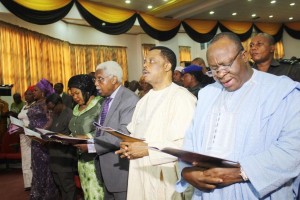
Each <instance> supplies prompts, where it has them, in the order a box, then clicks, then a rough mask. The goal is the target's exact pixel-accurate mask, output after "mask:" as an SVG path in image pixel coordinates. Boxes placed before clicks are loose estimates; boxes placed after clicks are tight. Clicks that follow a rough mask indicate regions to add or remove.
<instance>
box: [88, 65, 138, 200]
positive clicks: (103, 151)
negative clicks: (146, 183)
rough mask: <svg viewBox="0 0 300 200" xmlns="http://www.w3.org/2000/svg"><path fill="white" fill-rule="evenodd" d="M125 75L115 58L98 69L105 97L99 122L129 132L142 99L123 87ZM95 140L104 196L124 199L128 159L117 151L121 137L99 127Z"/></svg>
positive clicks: (100, 89)
mask: <svg viewBox="0 0 300 200" xmlns="http://www.w3.org/2000/svg"><path fill="white" fill-rule="evenodd" d="M122 74H123V72H122V68H121V66H120V65H119V64H118V63H116V62H114V61H107V62H104V63H101V64H99V65H98V66H97V68H96V73H95V85H96V88H97V90H98V91H99V93H100V94H101V96H103V97H105V100H104V102H103V103H102V106H101V112H100V116H99V123H100V124H102V125H103V126H108V127H111V128H113V129H116V130H119V131H121V132H123V133H127V134H129V132H128V131H127V128H126V126H127V124H128V123H129V122H130V121H131V118H132V115H133V112H134V109H135V106H136V103H137V102H138V100H139V98H138V97H137V96H136V95H135V94H134V93H133V92H132V91H130V90H129V89H127V88H125V87H124V86H122ZM105 114H106V115H105ZM94 142H95V149H96V152H97V154H98V158H96V159H95V165H96V169H97V175H98V177H99V179H100V180H101V181H103V183H104V199H118V200H125V199H126V195H127V180H128V169H129V161H128V160H127V159H121V158H120V157H119V156H118V155H116V154H115V151H116V150H118V149H120V139H118V138H117V137H115V136H113V135H110V134H109V133H106V132H103V131H100V130H98V131H97V134H96V137H95V138H94Z"/></svg>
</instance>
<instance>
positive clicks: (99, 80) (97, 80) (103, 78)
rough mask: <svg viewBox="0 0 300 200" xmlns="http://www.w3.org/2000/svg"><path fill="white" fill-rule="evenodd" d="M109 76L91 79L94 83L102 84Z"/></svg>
mask: <svg viewBox="0 0 300 200" xmlns="http://www.w3.org/2000/svg"><path fill="white" fill-rule="evenodd" d="M110 76H111V75H108V76H105V77H99V78H93V81H94V83H96V82H97V83H103V82H104V81H105V79H106V78H107V77H110Z"/></svg>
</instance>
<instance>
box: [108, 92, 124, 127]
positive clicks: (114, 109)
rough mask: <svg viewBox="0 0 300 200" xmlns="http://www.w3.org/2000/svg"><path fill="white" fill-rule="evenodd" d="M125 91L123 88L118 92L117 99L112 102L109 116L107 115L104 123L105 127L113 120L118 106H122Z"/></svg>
mask: <svg viewBox="0 0 300 200" xmlns="http://www.w3.org/2000/svg"><path fill="white" fill-rule="evenodd" d="M123 91H124V87H123V86H121V87H120V89H119V90H118V92H117V94H116V96H115V98H114V99H113V102H112V104H111V106H110V108H109V111H108V113H107V115H106V118H105V121H104V123H103V125H104V126H106V124H107V123H108V122H109V121H110V119H111V118H112V116H113V114H114V112H115V111H116V109H117V107H118V105H119V104H120V102H121V97H122V94H123Z"/></svg>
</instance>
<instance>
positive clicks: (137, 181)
mask: <svg viewBox="0 0 300 200" xmlns="http://www.w3.org/2000/svg"><path fill="white" fill-rule="evenodd" d="M170 52H172V51H171V50H169V49H168V48H166V47H154V48H153V49H152V50H150V52H149V53H148V55H147V57H146V60H145V64H144V71H143V72H144V76H145V80H146V81H147V82H148V83H150V84H151V85H152V86H153V89H152V90H150V91H149V92H148V93H147V94H146V95H145V96H144V97H143V98H142V99H141V100H140V101H139V102H138V103H137V106H136V109H135V111H134V114H133V118H132V121H131V123H130V124H129V125H128V126H127V128H128V130H129V132H131V135H132V136H135V137H139V138H144V139H145V142H137V143H128V142H122V143H121V147H122V149H121V150H119V151H118V152H117V153H120V154H121V153H123V154H122V156H121V157H127V158H129V159H130V166H129V178H128V191H127V199H139V200H148V199H149V200H155V199H162V200H170V199H174V200H177V199H182V197H183V195H182V194H179V193H177V192H176V191H175V184H176V181H177V180H178V178H179V177H180V175H179V174H178V168H177V158H175V157H173V156H170V155H168V154H164V153H160V152H157V151H153V150H148V148H147V146H150V147H151V146H154V147H158V148H163V147H173V148H182V143H183V138H184V135H185V132H186V130H187V128H188V126H189V125H190V122H191V120H192V116H193V113H194V109H195V103H196V98H195V97H194V96H193V95H192V94H191V93H189V91H188V90H186V89H185V88H183V87H181V86H178V85H176V84H175V83H172V70H174V68H175V66H176V56H175V54H174V53H173V52H172V53H173V54H172V56H173V57H172V56H171V58H170V54H171V53H170ZM172 60H173V63H174V60H175V64H172V65H171V63H172ZM171 66H172V68H171Z"/></svg>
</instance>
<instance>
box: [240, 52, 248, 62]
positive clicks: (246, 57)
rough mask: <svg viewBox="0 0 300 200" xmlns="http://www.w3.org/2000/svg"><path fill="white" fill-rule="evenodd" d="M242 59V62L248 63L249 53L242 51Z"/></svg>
mask: <svg viewBox="0 0 300 200" xmlns="http://www.w3.org/2000/svg"><path fill="white" fill-rule="evenodd" d="M242 59H243V61H244V62H248V61H249V53H248V51H246V50H244V51H242Z"/></svg>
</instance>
